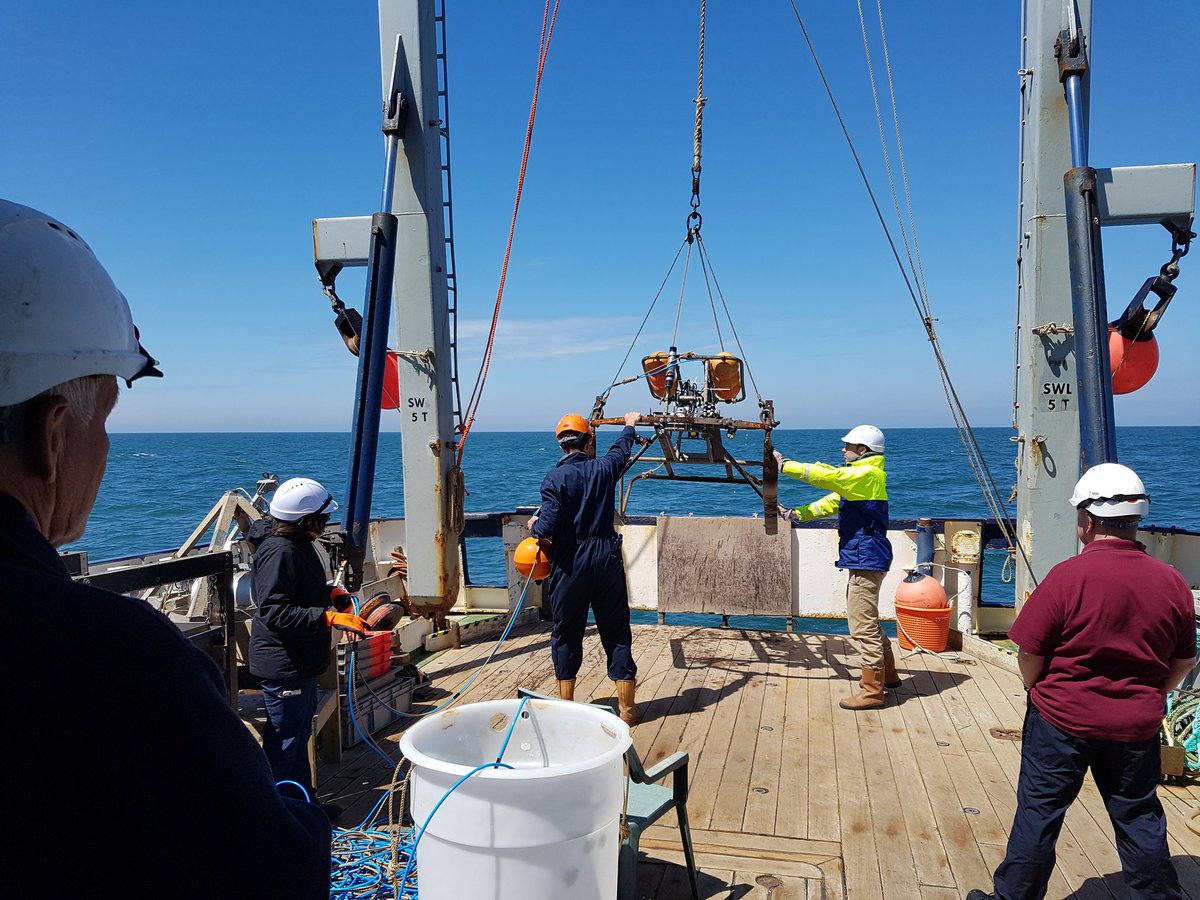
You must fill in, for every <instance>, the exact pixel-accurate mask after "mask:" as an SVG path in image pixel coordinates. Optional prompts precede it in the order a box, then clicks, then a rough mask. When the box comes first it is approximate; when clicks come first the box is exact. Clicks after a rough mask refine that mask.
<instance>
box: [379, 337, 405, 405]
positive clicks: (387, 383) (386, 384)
mask: <svg viewBox="0 0 1200 900" xmlns="http://www.w3.org/2000/svg"><path fill="white" fill-rule="evenodd" d="M379 408H380V409H399V408H400V363H399V362H398V361H397V359H396V353H395V351H393V350H389V351H388V353H387V360H386V361H385V362H384V365H383V394H382V396H381V397H380V398H379Z"/></svg>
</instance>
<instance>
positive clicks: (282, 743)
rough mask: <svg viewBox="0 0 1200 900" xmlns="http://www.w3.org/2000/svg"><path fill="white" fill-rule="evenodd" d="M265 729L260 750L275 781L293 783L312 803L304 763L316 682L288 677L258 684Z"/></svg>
mask: <svg viewBox="0 0 1200 900" xmlns="http://www.w3.org/2000/svg"><path fill="white" fill-rule="evenodd" d="M262 692H263V706H264V707H265V709H266V712H267V729H266V732H265V733H264V734H263V750H264V751H265V752H266V754H267V762H269V763H270V764H271V774H272V775H274V776H275V781H276V782H279V781H288V780H291V781H296V782H299V783H300V784H301V785H303V786H304V789H305V790H306V791H308V795H309V798H310V799H311V800H313V802H316V797H315V793H314V789H313V775H312V767H311V766H310V765H309V764H308V738H309V735H311V734H312V721H313V716H314V715H315V714H316V712H317V679H316V678H291V679H288V680H287V681H264V682H263V683H262Z"/></svg>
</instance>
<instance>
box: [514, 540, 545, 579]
mask: <svg viewBox="0 0 1200 900" xmlns="http://www.w3.org/2000/svg"><path fill="white" fill-rule="evenodd" d="M513 564H514V565H515V566H516V567H517V571H518V572H520V573H521V574H522V575H524V576H525V577H526V578H532V579H533V580H534V581H541V580H542V579H544V578H546V577H548V576H549V575H550V559H549V558H548V557H547V556H546V554H545V553H543V552H542V548H541V547H540V546H538V539H537V538H535V537H527V538H525V540H523V541H521V543H519V544H517V549H516V550H515V551H513Z"/></svg>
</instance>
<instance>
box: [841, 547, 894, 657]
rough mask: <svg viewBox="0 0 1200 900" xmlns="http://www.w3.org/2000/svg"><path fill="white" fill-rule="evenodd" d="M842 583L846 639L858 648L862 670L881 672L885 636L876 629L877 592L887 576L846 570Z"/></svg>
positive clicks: (861, 570) (862, 570) (877, 616)
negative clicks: (846, 575)
mask: <svg viewBox="0 0 1200 900" xmlns="http://www.w3.org/2000/svg"><path fill="white" fill-rule="evenodd" d="M848 571H849V573H850V580H849V581H848V582H847V583H846V619H847V621H848V622H849V624H850V637H851V639H853V641H854V643H855V644H856V645H857V646H858V655H859V662H860V664H861V665H862V667H863V668H864V669H882V668H883V651H884V648H885V647H886V646H887V645H888V639H887V635H885V634H884V633H883V628H882V627H880V625H879V588H880V585H882V584H883V577H884V576H885V575H886V574H887V572H870V571H867V570H865V569H849V570H848Z"/></svg>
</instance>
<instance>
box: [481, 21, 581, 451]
mask: <svg viewBox="0 0 1200 900" xmlns="http://www.w3.org/2000/svg"><path fill="white" fill-rule="evenodd" d="M558 4H559V0H554V9H553V12H551V9H550V0H546V8H545V11H544V12H543V13H542V37H541V42H540V46H539V48H538V66H537V78H536V79H534V82H533V99H532V100H531V101H530V104H529V124H528V125H526V126H525V148H524V150H522V152H521V172H520V175H519V176H518V177H517V195H516V198H515V199H514V200H513V212H512V221H511V222H510V223H509V226H508V243H507V244H506V245H505V247H504V263H503V265H501V267H500V285H499V287H498V288H497V289H496V306H495V308H494V309H493V310H492V327H491V329H490V330H489V331H488V339H487V346H486V347H485V348H484V351H483V364H482V365H481V366H480V369H479V377H478V378H476V379H475V387H474V389H473V390H472V391H471V397H470V399H469V400H468V401H467V409H466V414H465V415H464V417H463V429H462V436H461V437H460V438H459V439H458V465H459V466H461V465H462V458H463V450H464V449H465V447H466V444H467V435H469V434H470V433H471V426H472V425H473V424H474V422H475V413H476V411H477V410H478V409H479V401H480V400H481V399H482V398H483V385H484V382H486V381H487V373H488V367H489V366H490V365H491V362H492V347H493V345H494V344H495V342H496V325H497V324H498V323H499V321H500V301H501V300H502V299H503V297H504V282H505V280H506V279H507V277H508V261H509V258H510V257H511V256H512V245H513V235H514V233H515V232H516V230H517V212H518V210H520V208H521V192H522V191H523V190H524V187H525V168H526V166H527V165H528V164H529V148H530V145H531V144H532V143H533V123H534V120H535V119H536V118H537V105H538V92H539V91H540V90H541V86H542V72H543V71H544V70H545V68H546V58H547V56H548V55H549V53H550V38H551V37H552V36H553V34H554V23H555V21H556V20H557V19H558Z"/></svg>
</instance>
